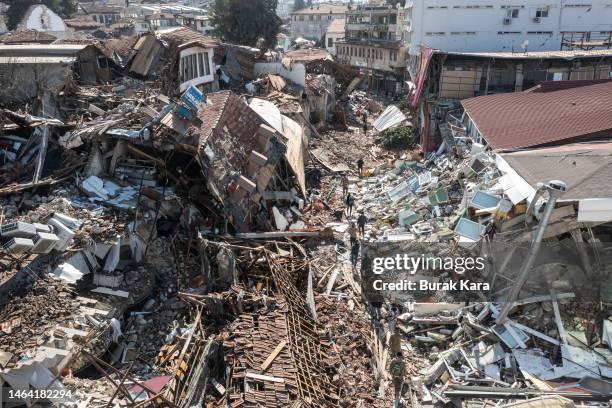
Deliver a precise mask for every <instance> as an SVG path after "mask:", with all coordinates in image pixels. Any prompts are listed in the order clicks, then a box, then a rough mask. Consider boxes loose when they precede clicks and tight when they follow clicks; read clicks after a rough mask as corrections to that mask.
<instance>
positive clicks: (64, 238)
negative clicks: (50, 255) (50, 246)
mask: <svg viewBox="0 0 612 408" xmlns="http://www.w3.org/2000/svg"><path fill="white" fill-rule="evenodd" d="M49 225H51V226H52V227H53V233H54V234H55V235H57V237H58V238H59V242H58V243H57V245H56V247H55V249H57V250H58V251H63V250H64V249H66V247H67V246H68V244H69V243H70V240H72V237H74V231H72V230H71V229H70V228H68V227H67V226H65V225H64V224H62V222H61V221H58V220H57V219H55V218H51V219H50V220H49Z"/></svg>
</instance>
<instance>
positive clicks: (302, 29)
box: [291, 3, 347, 41]
mask: <svg viewBox="0 0 612 408" xmlns="http://www.w3.org/2000/svg"><path fill="white" fill-rule="evenodd" d="M346 11H347V5H346V4H327V3H321V4H314V5H312V6H310V7H307V8H305V9H302V10H298V11H295V12H293V13H291V38H293V39H295V38H298V37H303V38H307V39H309V40H315V41H319V40H322V39H323V37H324V36H325V33H326V31H327V27H329V25H330V24H331V23H332V21H334V20H336V19H343V18H344V15H345V13H346Z"/></svg>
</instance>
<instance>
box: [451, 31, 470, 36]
mask: <svg viewBox="0 0 612 408" xmlns="http://www.w3.org/2000/svg"><path fill="white" fill-rule="evenodd" d="M451 35H476V31H452V32H451Z"/></svg>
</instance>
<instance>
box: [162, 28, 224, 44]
mask: <svg viewBox="0 0 612 408" xmlns="http://www.w3.org/2000/svg"><path fill="white" fill-rule="evenodd" d="M155 34H156V35H157V36H158V37H159V38H160V39H161V40H163V41H165V42H167V43H169V44H171V45H173V46H176V47H181V46H184V45H186V44H189V43H197V44H199V45H201V46H203V47H206V48H214V47H216V46H217V45H219V42H218V41H217V40H215V39H214V38H212V37H209V36H207V35H204V34H202V33H200V32H198V31H196V30H194V29H192V28H189V27H173V28H170V29H165V30H157V31H156V32H155Z"/></svg>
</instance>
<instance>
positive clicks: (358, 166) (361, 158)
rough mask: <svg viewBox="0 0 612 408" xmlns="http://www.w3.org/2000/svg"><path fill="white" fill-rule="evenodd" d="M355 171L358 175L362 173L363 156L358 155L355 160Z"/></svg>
mask: <svg viewBox="0 0 612 408" xmlns="http://www.w3.org/2000/svg"><path fill="white" fill-rule="evenodd" d="M357 172H358V173H359V177H361V175H362V174H363V157H360V158H359V160H357Z"/></svg>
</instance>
